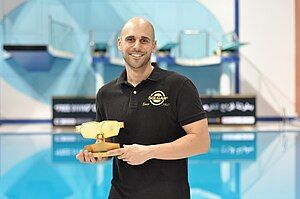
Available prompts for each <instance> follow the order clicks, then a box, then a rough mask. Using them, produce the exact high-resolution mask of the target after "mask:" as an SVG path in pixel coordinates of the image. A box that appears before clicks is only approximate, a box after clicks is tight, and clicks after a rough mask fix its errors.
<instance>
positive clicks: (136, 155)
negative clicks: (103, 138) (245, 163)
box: [107, 144, 151, 165]
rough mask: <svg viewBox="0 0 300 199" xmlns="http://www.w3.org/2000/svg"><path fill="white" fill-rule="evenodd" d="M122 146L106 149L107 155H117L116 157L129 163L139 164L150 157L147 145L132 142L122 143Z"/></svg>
mask: <svg viewBox="0 0 300 199" xmlns="http://www.w3.org/2000/svg"><path fill="white" fill-rule="evenodd" d="M123 147H124V148H120V149H114V150H111V151H108V152H107V153H108V154H109V155H115V156H118V159H120V160H123V161H125V162H127V163H128V164H130V165H140V164H143V163H144V162H146V161H147V160H149V159H151V158H150V157H149V153H150V150H149V147H148V146H144V145H140V144H132V145H123Z"/></svg>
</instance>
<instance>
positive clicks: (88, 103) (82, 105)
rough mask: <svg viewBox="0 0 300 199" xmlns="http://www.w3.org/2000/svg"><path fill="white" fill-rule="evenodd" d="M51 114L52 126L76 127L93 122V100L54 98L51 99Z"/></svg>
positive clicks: (94, 112)
mask: <svg viewBox="0 0 300 199" xmlns="http://www.w3.org/2000/svg"><path fill="white" fill-rule="evenodd" d="M52 113H53V115H52V125H53V126H76V125H80V124H81V123H83V122H88V121H92V120H95V118H96V104H95V98H83V97H74V98H70V97H69V98H63V97H59V98H58V97H55V98H53V99H52Z"/></svg>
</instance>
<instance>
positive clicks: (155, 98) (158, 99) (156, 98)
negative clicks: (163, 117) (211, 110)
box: [148, 91, 168, 106]
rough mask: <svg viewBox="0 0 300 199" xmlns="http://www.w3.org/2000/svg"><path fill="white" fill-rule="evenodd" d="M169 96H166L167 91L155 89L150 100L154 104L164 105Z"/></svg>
mask: <svg viewBox="0 0 300 199" xmlns="http://www.w3.org/2000/svg"><path fill="white" fill-rule="evenodd" d="M167 99H168V97H166V95H165V93H164V92H162V91H154V92H153V93H152V94H151V95H150V96H149V97H148V100H149V101H150V103H151V104H152V105H154V106H159V105H162V104H163V103H164V102H165V101H166V100H167Z"/></svg>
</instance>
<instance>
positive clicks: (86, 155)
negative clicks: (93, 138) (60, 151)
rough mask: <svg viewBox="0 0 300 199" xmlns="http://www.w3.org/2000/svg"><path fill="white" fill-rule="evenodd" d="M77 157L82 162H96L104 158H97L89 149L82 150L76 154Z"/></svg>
mask: <svg viewBox="0 0 300 199" xmlns="http://www.w3.org/2000/svg"><path fill="white" fill-rule="evenodd" d="M76 159H78V160H79V161H80V162H81V163H96V162H100V161H101V160H102V158H99V159H96V158H95V157H94V155H93V153H92V152H88V151H87V150H84V151H82V150H80V151H79V153H78V154H77V155H76Z"/></svg>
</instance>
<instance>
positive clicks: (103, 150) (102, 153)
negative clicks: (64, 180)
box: [84, 142, 120, 158]
mask: <svg viewBox="0 0 300 199" xmlns="http://www.w3.org/2000/svg"><path fill="white" fill-rule="evenodd" d="M119 148H120V144H118V143H110V142H102V143H96V144H91V145H87V146H85V147H84V149H85V150H88V151H89V152H92V153H93V155H94V157H98V158H106V157H112V156H114V155H109V154H107V151H110V150H114V149H119Z"/></svg>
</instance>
